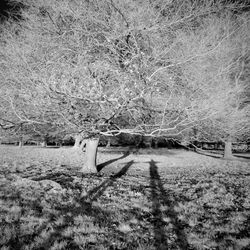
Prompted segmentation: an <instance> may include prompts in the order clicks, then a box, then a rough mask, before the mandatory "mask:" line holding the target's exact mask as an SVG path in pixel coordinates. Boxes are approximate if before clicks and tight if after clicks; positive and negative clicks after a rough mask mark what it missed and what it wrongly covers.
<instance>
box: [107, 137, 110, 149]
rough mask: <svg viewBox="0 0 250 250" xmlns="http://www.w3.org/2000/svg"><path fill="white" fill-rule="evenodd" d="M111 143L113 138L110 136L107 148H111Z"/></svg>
mask: <svg viewBox="0 0 250 250" xmlns="http://www.w3.org/2000/svg"><path fill="white" fill-rule="evenodd" d="M110 145H111V139H110V138H108V142H107V145H106V148H110Z"/></svg>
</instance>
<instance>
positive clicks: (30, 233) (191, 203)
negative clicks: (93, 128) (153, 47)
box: [0, 146, 250, 250]
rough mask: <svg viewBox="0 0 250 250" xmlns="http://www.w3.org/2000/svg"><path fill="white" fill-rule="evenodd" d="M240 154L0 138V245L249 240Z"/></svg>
mask: <svg viewBox="0 0 250 250" xmlns="http://www.w3.org/2000/svg"><path fill="white" fill-rule="evenodd" d="M157 152H158V153H157ZM249 163H250V162H247V161H244V162H243V161H237V160H235V161H226V160H222V159H216V158H212V157H209V156H203V155H199V154H196V153H194V152H187V151H184V150H167V149H161V150H159V151H154V152H150V151H147V152H144V154H143V153H141V154H122V153H107V152H100V153H99V155H98V164H99V166H98V167H99V169H101V171H100V172H99V173H98V174H95V175H94V174H81V173H80V172H79V170H80V168H81V167H82V164H84V154H79V152H78V151H74V150H72V149H70V148H59V149H55V148H38V147H37V148H36V147H23V148H18V147H14V146H12V147H10V146H9V147H7V146H0V249H2V250H3V249H4V250H5V249H36V250H37V249H41V250H42V249H44V250H47V249H110V250H115V249H117V250H118V249H119V250H121V249H123V250H125V249H141V250H149V249H157V250H158V249H160V250H161V249H219V250H220V249H232V250H233V249H245V250H246V249H250V192H249V191H250V164H249Z"/></svg>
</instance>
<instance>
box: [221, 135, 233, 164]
mask: <svg viewBox="0 0 250 250" xmlns="http://www.w3.org/2000/svg"><path fill="white" fill-rule="evenodd" d="M223 157H224V158H226V159H231V158H233V154H232V141H231V140H227V141H226V142H225V148H224V156H223Z"/></svg>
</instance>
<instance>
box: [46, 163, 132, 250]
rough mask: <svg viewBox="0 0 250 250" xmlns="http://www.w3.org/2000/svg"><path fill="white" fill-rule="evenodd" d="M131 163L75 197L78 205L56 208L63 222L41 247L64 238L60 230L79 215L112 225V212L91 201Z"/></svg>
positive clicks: (123, 172)
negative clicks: (81, 195)
mask: <svg viewBox="0 0 250 250" xmlns="http://www.w3.org/2000/svg"><path fill="white" fill-rule="evenodd" d="M133 163H134V161H130V162H128V163H126V165H125V166H124V167H123V168H122V169H121V170H120V171H119V172H118V173H116V174H115V175H113V176H111V177H110V178H109V179H107V180H105V181H104V182H102V183H101V184H100V185H99V186H97V187H95V188H93V189H92V190H90V191H89V192H88V194H87V195H86V196H84V197H81V198H78V199H76V202H78V204H79V205H80V206H75V205H74V206H73V205H70V206H69V205H68V206H65V207H63V206H61V207H60V208H58V210H60V215H64V223H63V224H62V225H60V226H56V227H54V228H53V233H52V234H51V235H50V237H49V239H47V240H46V242H44V243H43V248H42V249H49V247H51V246H52V244H53V243H54V242H55V241H56V240H57V239H60V240H61V239H62V238H65V237H64V236H63V235H62V232H63V231H64V230H65V229H66V228H68V227H69V226H70V225H72V224H74V219H75V218H76V217H77V216H79V215H87V216H90V217H92V218H94V222H95V223H97V224H100V225H102V226H108V225H107V224H109V225H112V223H113V222H112V216H113V214H112V213H111V212H106V211H104V210H102V209H101V208H99V207H96V206H93V204H92V203H93V201H95V200H96V199H98V198H99V197H100V196H101V195H102V194H103V193H104V191H105V190H106V189H107V188H108V187H109V186H111V185H112V184H113V183H114V182H115V181H116V180H117V179H118V178H120V177H122V176H123V175H125V174H126V173H127V171H128V169H129V168H130V167H131V165H132V164H133ZM69 211H70V212H71V215H67V213H68V212H69ZM54 220H55V219H54V218H53V220H52V222H53V221H54ZM66 240H70V239H66ZM70 244H74V243H73V241H72V242H70ZM67 247H70V249H80V248H79V247H78V246H77V245H74V246H73V245H68V246H67Z"/></svg>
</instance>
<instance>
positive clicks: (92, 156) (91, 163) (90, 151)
mask: <svg viewBox="0 0 250 250" xmlns="http://www.w3.org/2000/svg"><path fill="white" fill-rule="evenodd" d="M98 143H99V138H92V139H88V140H86V153H85V154H86V163H85V166H84V167H83V168H82V172H88V173H97V168H96V155H97V148H98Z"/></svg>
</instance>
